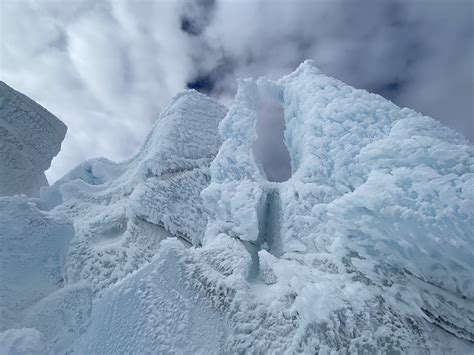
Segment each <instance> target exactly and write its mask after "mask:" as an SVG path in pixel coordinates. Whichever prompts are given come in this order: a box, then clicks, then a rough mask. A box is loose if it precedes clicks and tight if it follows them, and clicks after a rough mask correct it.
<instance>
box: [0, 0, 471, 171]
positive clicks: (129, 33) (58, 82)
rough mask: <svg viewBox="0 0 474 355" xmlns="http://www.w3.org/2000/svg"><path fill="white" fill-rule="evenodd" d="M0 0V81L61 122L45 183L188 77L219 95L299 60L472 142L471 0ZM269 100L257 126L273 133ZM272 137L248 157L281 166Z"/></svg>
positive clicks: (121, 132)
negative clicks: (61, 135)
mask: <svg viewBox="0 0 474 355" xmlns="http://www.w3.org/2000/svg"><path fill="white" fill-rule="evenodd" d="M0 10H1V11H0V13H1V14H0V16H1V18H0V20H1V28H0V30H1V32H0V36H1V39H2V41H1V54H0V70H1V72H0V76H1V79H2V80H4V81H6V82H7V83H8V84H9V85H11V86H13V87H14V88H16V89H17V90H20V91H22V92H24V93H25V94H27V95H29V96H30V97H32V98H33V99H35V100H37V101H38V102H39V103H41V104H42V105H44V106H45V107H46V108H48V109H49V110H50V111H52V112H53V113H55V114H56V115H57V116H58V117H60V118H61V119H62V120H63V121H64V122H65V123H66V124H67V125H68V127H69V131H68V135H67V138H66V140H65V141H64V143H63V149H62V151H61V153H60V155H59V156H58V157H57V158H56V159H55V160H54V161H53V165H52V167H51V169H50V170H49V171H48V173H47V174H48V177H49V178H50V180H55V179H56V178H58V177H60V176H61V175H62V174H64V173H65V172H66V171H67V170H68V169H70V168H72V167H73V166H74V165H76V164H78V163H80V162H81V161H83V160H84V159H86V158H90V157H94V156H107V157H108V158H111V159H115V160H121V159H125V158H128V157H130V156H131V155H132V154H133V153H134V152H135V151H136V150H137V149H138V147H139V145H140V144H141V142H142V141H143V139H144V136H145V134H146V133H147V131H148V130H149V128H150V127H151V123H152V122H153V120H155V119H156V118H157V117H158V114H159V112H160V111H161V110H162V109H163V108H164V106H165V105H166V104H167V103H168V102H169V100H170V99H171V97H172V96H173V95H174V94H176V93H177V92H179V91H180V90H182V89H184V88H186V87H190V88H196V89H198V90H201V91H203V92H206V93H208V94H209V95H212V96H214V97H217V98H219V99H220V100H222V102H224V103H226V102H229V101H230V99H231V98H232V97H233V95H234V93H235V89H236V81H235V78H236V77H248V76H254V77H258V76H262V75H265V76H267V77H270V78H274V79H276V78H278V77H280V76H282V75H284V74H287V73H288V72H290V71H292V70H294V68H295V67H296V66H297V65H298V64H299V63H300V62H301V61H303V60H304V59H307V58H310V59H313V60H314V61H315V62H316V63H317V65H318V66H319V67H320V69H322V70H323V71H324V72H326V73H327V74H329V75H332V76H335V77H337V78H339V79H341V80H343V81H346V82H347V83H349V84H351V85H354V86H356V87H360V88H365V89H367V90H369V91H373V92H377V93H380V94H382V95H384V96H385V97H387V98H389V99H391V100H393V101H394V102H395V103H397V104H399V105H401V106H408V107H411V108H414V109H416V110H418V111H421V112H422V113H424V114H428V115H431V116H432V117H434V118H436V119H439V120H440V121H442V122H443V123H445V124H447V125H448V126H450V127H452V128H455V129H457V130H459V131H461V132H463V133H464V135H465V136H467V137H468V138H469V139H471V140H474V127H473V120H474V108H473V103H472V101H473V100H472V98H473V97H474V88H473V85H474V84H473V82H474V70H473V63H474V44H473V42H474V36H473V32H474V30H473V23H474V21H473V13H474V10H473V4H472V2H471V0H454V1H451V2H447V1H444V0H432V1H428V0H419V1H410V0H392V1H377V0H359V1H350V0H332V1H329V0H320V1H309V0H291V1H290V0H252V1H250V0H242V1H231V0H179V1H122V0H103V1H95V0H81V1H79V0H77V1H72V2H68V4H67V6H65V4H64V2H63V1H59V0H43V1H34V0H31V1H29V0H18V1H3V2H1V4H0ZM268 110H269V111H268V114H265V113H263V114H262V115H261V116H262V117H264V118H263V120H264V122H263V123H261V124H260V125H259V127H260V128H259V129H261V132H260V133H261V134H260V136H261V137H264V136H266V137H267V138H268V139H269V137H281V130H282V129H283V125H282V124H281V122H276V121H275V122H272V118H270V117H277V116H278V115H276V114H274V111H272V109H271V108H269V109H268ZM261 127H264V130H265V132H264V133H263V128H261ZM267 138H264V139H263V142H266V139H267ZM272 139H273V138H272ZM269 145H270V143H262V142H260V143H259V144H258V145H257V146H259V147H260V148H259V149H258V152H257V155H258V156H259V157H260V159H262V161H263V163H264V164H268V166H269V167H271V169H273V171H274V173H275V174H276V175H281V176H284V175H285V174H287V171H284V170H285V169H287V168H284V169H283V168H282V167H284V166H287V163H286V162H285V159H286V158H284V157H283V154H284V152H282V151H281V149H279V148H278V149H276V150H274V149H268V148H269ZM277 178H278V177H277Z"/></svg>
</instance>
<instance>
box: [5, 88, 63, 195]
mask: <svg viewBox="0 0 474 355" xmlns="http://www.w3.org/2000/svg"><path fill="white" fill-rule="evenodd" d="M66 130H67V127H66V125H65V124H64V123H62V122H61V121H60V120H58V119H57V118H56V117H55V116H54V115H53V114H51V113H50V112H48V111H47V110H46V109H44V108H43V107H41V106H40V105H38V104H37V103H35V102H34V101H32V100H30V99H29V98H28V97H26V96H25V95H23V94H21V93H19V92H17V91H15V90H14V89H12V88H11V87H9V86H8V85H7V84H5V83H4V82H2V81H0V165H1V167H2V168H1V169H0V196H10V195H15V194H20V193H23V194H26V195H28V196H35V197H36V196H38V195H39V189H40V187H41V186H47V185H48V181H47V180H46V176H45V175H44V172H45V171H46V170H48V168H49V166H50V164H51V160H52V159H53V158H54V157H55V156H56V155H57V154H58V153H59V150H60V148H61V142H62V141H63V139H64V136H65V134H66Z"/></svg>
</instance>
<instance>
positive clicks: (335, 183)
mask: <svg viewBox="0 0 474 355" xmlns="http://www.w3.org/2000/svg"><path fill="white" fill-rule="evenodd" d="M239 84H240V86H239V92H238V95H237V98H236V102H235V103H234V106H232V107H231V109H230V110H229V114H228V115H227V117H226V118H225V119H224V120H223V122H222V124H221V133H222V135H223V137H224V138H225V141H224V143H223V145H222V147H221V149H220V151H219V154H218V155H217V157H216V159H215V161H214V162H213V164H212V168H211V171H212V182H211V185H210V186H209V187H208V188H207V189H206V190H204V191H203V193H202V195H203V197H204V198H205V199H206V202H208V203H209V207H208V208H209V209H210V210H211V211H213V213H211V220H210V222H209V226H208V230H207V233H206V238H205V242H207V241H210V240H212V239H213V238H219V240H223V239H225V238H238V239H240V240H241V241H242V243H243V245H248V244H246V243H247V241H248V240H250V241H252V245H253V247H254V249H255V248H257V249H258V248H261V249H263V251H260V252H258V253H255V251H254V250H252V249H251V248H248V246H247V249H249V252H250V254H251V255H252V258H253V259H252V265H253V266H250V267H249V268H250V269H252V268H253V269H259V270H258V274H259V277H258V278H261V279H262V281H263V282H264V283H265V284H267V286H266V287H265V288H262V287H261V286H260V285H258V284H255V281H252V277H247V279H248V280H249V282H248V284H247V286H246V287H243V288H242V286H240V288H239V289H233V291H229V292H230V293H232V292H236V293H242V292H244V293H246V296H244V297H241V298H240V301H239V299H234V302H238V305H235V304H233V305H232V307H231V308H233V309H235V308H236V307H237V308H242V307H250V308H255V307H257V308H259V307H263V308H264V309H266V311H265V312H266V314H267V315H266V316H264V317H263V319H264V320H262V319H260V320H258V318H259V317H254V318H253V322H256V323H259V324H263V323H261V322H265V319H269V318H274V317H276V318H278V317H279V316H278V312H279V311H281V310H278V311H276V310H275V312H277V313H273V312H274V311H273V310H272V308H271V307H269V305H270V304H274V303H275V302H281V303H282V304H284V303H283V302H284V301H285V300H289V299H291V302H290V303H287V306H286V307H287V309H291V310H292V315H291V317H290V319H291V321H290V320H286V321H285V320H284V319H281V320H280V321H278V322H277V323H278V324H284V323H285V322H286V324H287V325H288V327H289V329H293V330H292V331H288V333H286V334H285V335H284V338H285V339H286V341H284V344H277V343H272V344H266V343H265V342H266V339H261V343H258V342H257V341H256V339H255V338H256V337H255V336H254V338H253V339H252V341H253V343H254V345H253V346H254V347H252V349H254V350H256V351H263V349H265V350H268V349H273V350H274V351H289V352H292V351H304V352H311V353H314V352H318V351H332V350H336V351H343V352H344V351H350V352H352V351H358V352H364V351H365V352H374V351H377V350H379V351H383V352H391V351H397V352H406V351H416V352H420V351H422V352H423V351H434V350H437V351H438V350H439V349H442V350H443V351H453V349H454V348H455V347H456V346H460V347H461V348H463V347H464V349H468V348H469V347H470V346H469V345H468V344H469V343H467V342H473V341H474V334H473V331H472V330H473V329H474V303H473V300H474V294H473V293H472V290H473V285H474V284H473V282H474V280H473V278H472V275H473V274H474V262H473V261H474V255H473V253H474V236H473V232H472V231H473V230H474V196H473V195H472V188H471V186H474V180H473V177H474V175H473V173H474V150H473V148H472V146H470V145H469V144H468V143H467V141H466V140H464V139H463V138H462V137H460V136H459V135H458V134H456V133H454V132H453V131H451V130H449V129H448V128H445V127H443V126H441V125H440V124H439V123H438V122H436V121H434V120H432V119H431V118H428V117H424V116H421V115H419V114H417V113H416V112H414V111H412V110H409V109H400V108H398V107H397V106H395V105H394V104H392V103H391V102H389V101H387V100H385V99H384V98H382V97H380V96H378V95H374V94H370V93H368V92H366V91H364V90H357V89H354V88H352V87H350V86H347V85H345V84H344V83H342V82H340V81H338V80H336V79H333V78H329V77H327V76H325V75H323V74H321V73H320V72H319V71H318V70H317V69H316V68H314V67H313V66H312V64H311V63H310V62H305V63H304V64H302V65H301V66H300V67H299V68H298V69H297V70H296V72H294V73H292V74H290V75H288V76H287V77H284V78H283V79H281V80H279V81H278V82H271V81H268V80H265V79H263V78H262V79H259V80H258V81H257V83H256V84H255V83H254V82H253V81H252V80H247V81H243V82H240V83H239ZM259 95H269V96H271V97H272V98H274V99H276V100H278V101H279V102H280V103H281V104H282V106H283V108H284V110H285V121H286V131H285V141H286V144H287V146H288V150H289V152H290V156H291V159H292V173H293V175H292V177H291V178H290V179H289V180H288V181H287V182H284V183H281V184H278V185H275V184H270V183H267V184H265V183H262V179H261V176H262V175H261V174H260V175H259V174H257V173H256V171H257V169H256V166H258V164H257V163H255V162H254V161H253V157H252V154H251V153H250V150H249V149H248V147H249V145H251V144H252V142H253V140H254V139H255V137H254V133H252V132H250V133H249V132H248V130H249V127H254V125H255V119H256V106H257V105H258V101H257V100H258V97H259ZM256 102H257V103H256ZM240 129H242V132H245V133H244V134H242V133H240V132H241V131H240ZM229 147H232V149H229ZM236 152H237V153H236ZM240 152H243V153H242V154H240ZM246 185H247V186H252V189H250V188H248V189H247V190H246V192H245V193H239V187H240V186H246ZM254 191H258V193H255V192H254ZM223 201H226V202H223ZM232 206H245V207H244V208H242V209H240V208H237V209H236V211H233V210H232ZM265 206H266V207H265ZM265 208H266V212H265ZM246 209H247V210H248V211H251V212H252V213H248V214H246V215H242V214H241V211H243V210H244V211H245V210H246ZM237 210H238V211H237ZM262 210H263V213H260V215H261V216H262V217H260V218H258V217H257V216H258V215H259V213H257V212H256V211H262ZM222 211H228V212H226V213H225V215H223V213H222ZM236 212H237V213H236ZM262 219H264V220H265V222H264V223H263V225H264V227H263V229H262ZM270 227H271V228H270ZM248 231H250V233H248ZM242 235H243V236H242ZM257 235H259V237H258V238H256V236H257ZM249 237H250V238H249ZM229 245H230V244H229ZM205 247H207V245H206V243H205ZM265 249H266V251H265ZM226 254H235V255H239V252H238V250H235V251H234V252H232V251H226ZM271 254H273V255H274V256H273V257H272V256H271ZM214 255H215V257H214V259H216V260H219V258H220V257H219V252H218V251H215V252H214ZM261 257H263V260H260V258H261ZM219 268H220V266H217V269H219ZM248 276H251V274H249V275H248ZM223 277H224V278H225V275H223ZM267 292H268V293H271V296H270V299H264V300H258V298H257V297H255V295H256V294H266V293H267ZM251 300H253V301H251ZM269 302H270V303H269ZM251 304H253V306H250V305H251ZM244 319H245V317H244ZM246 322H247V320H246V321H245V322H244V323H246ZM231 324H233V326H232V327H233V328H234V329H239V328H240V327H241V326H242V324H241V323H240V321H238V322H236V323H235V324H234V323H233V322H231ZM257 329H258V327H256V328H255V331H257ZM440 329H441V330H440ZM270 332H271V331H270ZM276 334H278V330H277V328H275V331H274V333H273V335H272V336H273V337H276V336H277V335H276ZM266 336H267V337H272V336H270V335H266ZM282 336H283V335H282V334H278V337H279V338H280V339H281V337H282ZM230 337H231V336H230ZM447 339H448V340H447ZM466 341H467V342H466ZM262 344H266V345H265V346H263V347H260V346H262ZM266 346H268V347H269V348H266ZM278 346H281V347H278Z"/></svg>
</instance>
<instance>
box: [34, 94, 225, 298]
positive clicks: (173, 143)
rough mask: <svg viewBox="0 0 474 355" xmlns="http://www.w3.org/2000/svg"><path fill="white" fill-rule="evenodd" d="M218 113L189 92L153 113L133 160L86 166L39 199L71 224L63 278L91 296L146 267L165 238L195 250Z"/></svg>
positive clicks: (201, 228)
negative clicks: (85, 285) (82, 285)
mask: <svg viewBox="0 0 474 355" xmlns="http://www.w3.org/2000/svg"><path fill="white" fill-rule="evenodd" d="M225 114H226V109H225V107H224V106H222V105H221V104H219V103H218V102H217V101H216V100H214V99H211V98H209V97H207V96H205V95H202V94H200V93H198V92H197V91H194V90H188V91H185V92H183V93H181V94H178V95H177V96H176V97H175V98H174V100H173V102H172V103H171V104H170V105H169V106H168V107H167V108H166V109H165V110H164V111H163V112H162V113H161V115H160V117H159V119H158V120H157V121H156V122H155V124H154V126H153V128H152V130H151V132H150V134H149V135H148V137H147V138H146V140H145V143H144V144H143V146H142V147H141V149H140V150H139V152H138V153H137V154H136V155H135V156H134V157H133V158H131V159H130V160H128V161H125V162H122V163H114V162H112V161H110V160H107V159H105V158H98V159H92V160H88V161H86V162H85V163H83V164H81V165H79V166H78V167H76V168H74V169H73V170H71V171H70V172H69V173H67V174H66V175H65V176H64V177H63V178H61V179H60V180H58V181H57V182H56V183H55V184H54V185H52V186H51V187H48V188H44V189H42V191H41V202H40V205H41V206H42V208H44V209H53V208H54V211H55V212H57V213H59V212H61V213H64V214H66V215H67V216H68V217H69V218H70V220H71V221H73V223H74V229H75V238H74V239H73V240H72V242H71V246H70V250H69V254H68V260H67V264H66V270H67V274H68V279H69V280H70V281H71V282H76V281H81V280H87V281H88V282H90V283H91V285H92V288H93V291H94V294H96V293H100V292H101V291H103V290H105V289H106V288H107V287H108V286H109V285H112V284H114V283H116V282H117V281H118V280H120V279H122V278H124V277H125V276H126V275H127V274H129V273H131V272H132V271H135V270H137V269H138V268H139V267H140V266H142V265H144V264H145V263H146V262H149V261H150V260H151V259H152V257H153V256H154V255H155V254H156V253H157V251H158V248H159V242H160V241H161V240H163V239H165V238H168V237H170V236H177V237H180V238H181V239H182V240H183V241H185V242H187V243H193V242H195V243H198V242H199V240H200V239H202V235H203V234H204V231H205V228H206V223H207V213H206V210H205V208H204V205H203V202H202V199H201V197H200V192H201V190H202V189H203V188H204V187H206V186H207V185H208V184H209V182H210V176H209V165H210V163H211V161H212V159H213V158H214V156H215V155H216V153H217V151H218V149H219V146H220V144H221V140H220V137H219V135H218V132H217V127H218V124H219V122H220V121H221V119H222V118H223V117H224V116H225Z"/></svg>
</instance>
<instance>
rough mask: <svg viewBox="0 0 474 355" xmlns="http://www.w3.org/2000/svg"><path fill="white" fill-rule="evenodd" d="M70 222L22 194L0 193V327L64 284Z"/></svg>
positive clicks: (8, 325) (12, 324)
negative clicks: (3, 194) (10, 195)
mask: <svg viewBox="0 0 474 355" xmlns="http://www.w3.org/2000/svg"><path fill="white" fill-rule="evenodd" d="M73 236H74V230H73V228H72V225H71V224H70V223H68V221H66V220H65V219H64V218H61V216H58V215H55V214H51V213H47V212H43V211H40V210H39V209H38V208H37V207H36V206H35V204H34V203H33V202H31V201H30V200H29V199H28V198H26V197H24V196H13V197H0V272H1V275H0V276H1V283H0V314H1V320H2V321H1V322H0V331H2V330H5V329H8V328H11V327H14V325H15V324H17V323H18V321H20V319H21V317H22V316H23V311H25V310H26V309H27V308H28V307H29V306H31V305H33V304H34V303H35V302H38V301H39V300H40V299H42V298H44V297H45V296H47V295H49V294H51V293H52V292H54V291H56V290H57V289H59V288H60V287H61V285H63V284H64V264H65V261H66V258H65V257H66V252H67V249H68V243H69V241H70V240H71V239H72V238H73Z"/></svg>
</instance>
